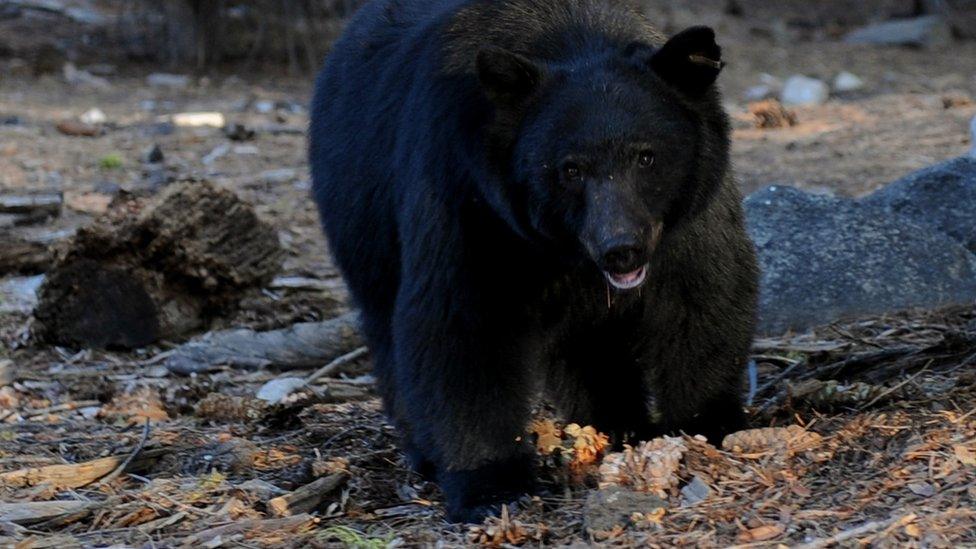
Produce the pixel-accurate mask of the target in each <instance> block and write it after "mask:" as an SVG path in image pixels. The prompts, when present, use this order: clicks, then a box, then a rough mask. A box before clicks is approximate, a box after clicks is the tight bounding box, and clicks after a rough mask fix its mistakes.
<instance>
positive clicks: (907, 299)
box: [745, 186, 976, 334]
mask: <svg viewBox="0 0 976 549" xmlns="http://www.w3.org/2000/svg"><path fill="white" fill-rule="evenodd" d="M745 209H746V217H747V223H748V228H749V233H750V235H751V236H752V238H753V241H754V242H755V244H756V248H757V250H758V252H759V260H760V265H761V267H762V271H763V273H762V280H761V284H760V286H761V289H760V320H759V332H760V333H762V334H779V333H783V332H785V331H787V330H803V329H806V328H809V327H812V326H815V325H818V324H825V323H828V322H832V321H834V320H837V319H838V318H842V317H849V316H855V315H862V314H875V313H882V312H888V311H894V310H898V309H905V308H910V307H935V306H940V305H946V304H950V303H964V302H971V301H972V300H973V299H976V256H974V255H973V254H972V253H970V252H969V250H967V249H966V248H965V247H964V246H963V245H961V244H960V243H959V242H957V241H956V240H953V239H952V238H950V237H949V236H947V235H946V234H944V233H942V232H940V231H939V230H937V229H935V228H933V227H932V226H931V225H930V224H919V223H916V222H915V221H913V220H912V219H911V218H909V217H900V216H898V215H895V214H892V213H891V212H889V211H888V210H886V209H884V208H881V207H878V206H876V205H873V204H868V203H860V202H857V201H853V200H846V199H840V198H833V197H827V196H819V195H812V194H808V193H804V192H802V191H800V190H797V189H794V188H791V187H779V186H774V187H768V188H766V189H763V190H760V191H757V192H756V193H753V194H752V195H750V196H749V197H748V198H747V199H746V201H745Z"/></svg>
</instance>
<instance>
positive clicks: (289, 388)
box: [256, 377, 305, 404]
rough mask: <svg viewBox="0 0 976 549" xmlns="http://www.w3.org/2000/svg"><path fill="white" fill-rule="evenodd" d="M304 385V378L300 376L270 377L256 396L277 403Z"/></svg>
mask: <svg viewBox="0 0 976 549" xmlns="http://www.w3.org/2000/svg"><path fill="white" fill-rule="evenodd" d="M304 386H305V379H303V378H300V377H282V378H278V379H272V380H271V381H269V382H267V383H265V384H264V385H262V386H261V388H260V389H259V390H258V393H257V395H256V396H257V398H259V399H261V400H264V401H267V402H270V403H271V404H277V403H279V402H281V401H282V400H284V398H285V397H286V396H288V395H290V394H292V393H294V392H295V391H297V390H299V389H301V388H302V387H304Z"/></svg>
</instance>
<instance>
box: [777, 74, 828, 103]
mask: <svg viewBox="0 0 976 549" xmlns="http://www.w3.org/2000/svg"><path fill="white" fill-rule="evenodd" d="M829 97H830V88H828V87H827V84H825V83H824V82H822V81H820V80H817V79H816V78H808V77H806V76H803V75H799V74H797V75H794V76H791V77H789V79H787V80H786V84H784V85H783V92H782V93H781V94H780V100H781V101H782V102H783V104H784V105H822V104H823V103H826V102H827V98H829Z"/></svg>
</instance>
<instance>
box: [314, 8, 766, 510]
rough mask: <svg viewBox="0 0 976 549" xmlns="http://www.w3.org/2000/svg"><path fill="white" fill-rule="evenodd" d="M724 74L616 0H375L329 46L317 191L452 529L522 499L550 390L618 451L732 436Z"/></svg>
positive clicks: (735, 389)
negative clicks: (533, 433) (680, 435)
mask: <svg viewBox="0 0 976 549" xmlns="http://www.w3.org/2000/svg"><path fill="white" fill-rule="evenodd" d="M722 66H723V62H722V59H721V50H720V48H719V47H718V46H717V45H716V43H715V36H714V33H713V32H712V30H711V29H708V28H705V27H694V28H690V29H687V30H685V31H683V32H681V33H679V34H677V35H676V36H674V37H672V38H671V39H670V40H667V41H665V40H664V39H662V38H661V36H660V35H659V34H658V33H657V32H656V31H655V30H654V29H653V28H652V27H651V26H650V24H649V23H648V21H647V19H646V18H645V17H644V16H643V15H642V14H641V12H640V10H639V8H638V7H637V4H636V2H629V1H626V0H373V1H371V2H368V3H367V4H366V5H365V6H364V7H363V8H361V10H360V11H359V13H358V14H357V15H356V16H355V17H354V18H353V20H352V21H351V22H350V24H349V26H348V28H347V30H346V31H345V34H344V35H343V36H342V38H341V39H340V40H339V41H338V42H337V43H336V44H335V46H334V49H333V50H332V52H331V53H330V54H329V57H328V59H327V61H326V64H325V67H324V69H323V70H322V72H321V74H320V75H319V77H318V80H317V82H316V90H315V96H314V99H313V105H312V111H311V128H310V162H311V169H312V178H313V187H314V198H315V200H316V202H317V204H318V207H319V210H320V213H321V217H322V222H323V226H324V228H325V232H326V235H327V237H328V240H329V243H330V247H331V251H332V254H333V255H334V257H335V260H336V262H337V264H338V266H339V268H340V269H341V271H342V273H343V275H344V277H345V279H346V281H347V283H348V285H349V288H350V290H351V292H352V295H353V297H354V299H355V302H356V304H357V305H358V306H359V307H360V308H361V310H362V323H363V331H364V333H365V335H366V337H367V339H368V342H369V347H370V349H371V352H372V357H373V360H374V361H375V372H376V375H377V381H378V385H379V388H380V391H381V394H382V396H383V400H384V404H385V406H386V410H387V413H388V415H389V417H390V419H391V421H392V422H393V423H394V424H395V425H396V426H397V427H398V428H399V430H400V432H401V433H402V437H403V446H404V450H405V452H406V454H407V456H408V459H409V460H410V461H411V463H412V465H413V466H414V467H415V468H416V469H417V470H418V471H420V472H421V473H423V474H426V475H428V476H429V477H431V478H434V479H436V480H437V481H438V483H439V484H440V486H441V488H442V489H443V491H444V494H445V499H446V503H447V510H448V516H449V518H450V519H452V520H455V521H476V520H480V519H481V518H482V517H483V516H484V515H485V514H487V513H491V512H494V511H495V510H496V509H497V506H498V504H499V503H501V502H505V501H508V500H511V499H514V498H517V497H518V496H519V495H520V494H523V493H525V492H527V491H529V490H531V489H532V488H533V475H532V468H531V463H532V459H531V457H532V456H531V452H530V449H529V448H528V443H527V441H526V440H525V436H524V429H525V427H526V423H527V420H528V418H529V415H530V408H531V407H532V405H533V403H534V402H535V399H536V397H537V396H539V395H540V394H541V393H542V391H543V390H545V391H546V392H547V393H548V394H549V395H550V398H551V401H552V402H554V403H555V404H557V405H559V406H560V407H561V409H562V410H563V411H564V412H565V414H566V416H567V419H571V420H573V421H576V422H579V423H583V424H591V425H594V426H596V427H597V428H598V429H600V430H602V431H604V432H607V433H611V434H612V435H613V436H614V437H615V439H616V440H617V441H621V440H625V439H627V438H637V439H643V438H646V437H649V436H653V435H654V434H657V433H660V432H677V431H684V432H687V433H700V434H704V435H706V436H708V437H709V438H710V439H712V440H713V441H717V440H719V437H720V436H722V435H723V434H725V433H727V432H730V431H733V430H736V429H738V428H740V427H741V426H742V425H743V423H744V415H743V410H742V404H741V399H740V389H741V385H742V372H743V369H744V366H745V364H746V361H747V355H748V351H749V348H750V344H751V339H752V332H753V328H754V317H755V308H756V286H757V268H756V263H755V257H754V250H753V247H752V244H751V242H750V241H749V239H748V237H747V236H746V233H745V231H744V228H743V214H742V211H741V205H740V195H739V192H738V190H737V188H736V186H735V183H734V181H733V179H732V176H731V174H730V167H729V123H728V118H727V115H726V114H725V112H724V110H723V108H722V106H721V101H720V97H719V93H718V91H717V90H716V88H715V85H714V83H715V80H716V78H717V76H718V74H719V72H720V70H721V69H722ZM654 407H656V408H657V409H658V411H659V419H660V421H658V422H656V423H652V421H651V419H650V418H651V417H652V413H651V410H652V409H654Z"/></svg>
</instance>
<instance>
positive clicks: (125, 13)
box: [0, 0, 976, 74]
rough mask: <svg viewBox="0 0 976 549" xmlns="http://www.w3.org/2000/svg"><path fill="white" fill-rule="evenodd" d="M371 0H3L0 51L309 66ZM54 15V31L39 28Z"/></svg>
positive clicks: (966, 31) (765, 33) (939, 6)
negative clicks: (42, 21)
mask: <svg viewBox="0 0 976 549" xmlns="http://www.w3.org/2000/svg"><path fill="white" fill-rule="evenodd" d="M364 1H365V0H0V57H2V56H7V57H11V56H13V57H18V56H21V55H20V54H21V53H23V54H25V55H22V56H23V57H27V58H30V59H32V63H33V65H34V68H35V70H37V71H38V72H44V71H46V70H52V71H53V70H59V69H60V67H61V64H62V63H63V62H64V61H72V62H76V63H78V62H87V63H91V62H98V61H101V62H106V63H108V62H119V61H121V60H122V59H120V57H121V58H125V60H131V61H143V62H149V63H162V64H164V66H166V67H169V68H176V67H179V68H182V69H184V70H187V69H193V70H197V71H201V70H203V69H206V68H208V67H212V66H213V65H215V64H221V63H233V64H241V65H242V67H241V68H242V69H243V70H246V69H248V68H253V67H258V66H261V67H262V68H264V69H268V68H272V69H285V70H287V71H288V72H289V73H290V74H302V73H308V72H309V71H311V70H313V68H314V67H317V65H318V64H319V62H320V61H321V58H322V56H323V55H324V54H325V53H326V52H327V50H328V46H329V44H330V43H331V41H332V40H333V39H334V38H335V37H336V36H337V35H338V34H339V32H341V29H342V26H343V24H344V21H345V20H346V19H347V18H348V17H349V16H350V15H351V14H352V13H353V12H354V11H355V10H356V8H358V7H359V5H360V4H362V3H363V2H364ZM643 3H644V4H645V6H646V9H647V11H648V13H649V15H651V16H652V17H653V18H654V20H655V21H657V22H659V25H660V26H661V27H662V28H663V30H665V31H673V30H677V27H679V26H681V25H683V24H687V23H692V22H706V23H708V22H709V20H716V21H717V20H719V19H721V20H723V21H724V20H728V19H729V18H736V17H740V18H748V20H750V21H753V22H765V24H760V25H756V24H752V27H751V28H750V29H748V32H751V33H753V34H754V35H755V36H756V37H757V39H760V40H761V39H763V38H768V37H773V38H780V39H783V40H787V41H796V40H818V39H824V38H831V37H839V36H841V35H843V33H845V32H847V31H848V30H850V29H851V28H854V27H856V26H859V25H864V24H866V23H870V22H874V21H882V20H889V19H893V18H907V17H913V16H918V15H922V14H939V15H943V16H945V17H946V19H947V20H948V21H949V22H950V24H951V26H952V30H953V32H954V34H955V35H956V36H957V38H972V37H973V36H974V35H976V0H862V1H859V0H817V1H811V0H780V1H778V2H763V1H756V0H699V1H694V2H692V1H680V0H645V1H644V2H643ZM38 19H46V20H48V21H49V25H48V26H47V27H46V28H48V29H50V32H49V33H43V34H38V33H37V32H35V31H33V30H32V29H36V28H37V25H36V24H37V20H38Z"/></svg>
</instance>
